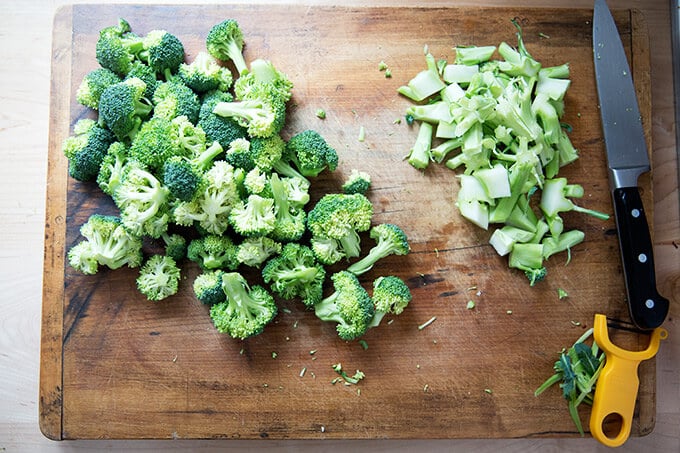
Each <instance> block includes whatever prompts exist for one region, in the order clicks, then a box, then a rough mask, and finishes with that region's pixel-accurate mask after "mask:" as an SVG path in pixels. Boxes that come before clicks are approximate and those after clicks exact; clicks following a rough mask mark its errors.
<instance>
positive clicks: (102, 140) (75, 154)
mask: <svg viewBox="0 0 680 453" xmlns="http://www.w3.org/2000/svg"><path fill="white" fill-rule="evenodd" d="M113 140H114V136H113V134H111V132H109V131H108V130H106V129H104V128H103V127H100V126H99V125H98V124H97V122H96V121H94V120H92V119H87V118H85V119H81V120H78V122H77V123H76V124H75V125H74V126H73V135H71V136H69V137H67V138H66V139H65V140H64V142H63V143H62V151H63V153H64V155H65V156H66V158H67V159H68V161H69V165H68V172H69V175H71V177H73V178H74V179H77V180H78V181H94V180H95V179H96V178H97V175H98V173H99V168H100V167H101V165H102V161H103V160H104V157H105V156H106V152H107V151H108V148H109V145H111V143H112V142H113Z"/></svg>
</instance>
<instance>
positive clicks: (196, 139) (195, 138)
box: [172, 115, 207, 157]
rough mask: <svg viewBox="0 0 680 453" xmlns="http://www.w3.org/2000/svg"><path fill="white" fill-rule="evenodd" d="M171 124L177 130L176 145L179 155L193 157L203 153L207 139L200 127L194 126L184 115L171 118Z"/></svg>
mask: <svg viewBox="0 0 680 453" xmlns="http://www.w3.org/2000/svg"><path fill="white" fill-rule="evenodd" d="M172 124H173V125H174V126H175V127H176V128H177V145H178V147H179V148H180V150H181V151H182V152H181V154H183V155H186V156H192V157H193V156H199V155H200V154H201V153H202V152H203V151H205V149H206V146H207V139H206V136H205V132H204V131H203V129H202V128H201V127H200V126H195V125H194V123H192V122H191V121H190V120H189V118H188V117H186V116H184V115H181V116H178V117H175V118H173V120H172Z"/></svg>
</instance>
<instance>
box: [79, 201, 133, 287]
mask: <svg viewBox="0 0 680 453" xmlns="http://www.w3.org/2000/svg"><path fill="white" fill-rule="evenodd" d="M80 234H81V235H82V236H83V237H84V238H85V240H83V241H81V242H79V243H78V244H77V245H75V246H73V247H72V248H71V249H70V250H69V252H68V261H69V264H70V265H71V267H73V268H74V269H76V270H78V271H80V272H82V273H84V274H90V275H91V274H96V273H97V271H98V270H99V266H100V265H101V266H107V267H109V268H110V269H118V268H120V267H122V266H124V265H127V266H128V267H139V266H140V265H141V264H142V259H143V258H142V240H141V238H140V237H139V236H136V235H134V234H131V233H130V232H129V231H128V230H127V229H126V228H125V227H124V226H123V223H122V221H121V219H120V218H119V217H115V216H106V215H101V214H93V215H91V216H90V217H89V218H88V219H87V222H85V223H84V224H83V225H82V226H81V227H80Z"/></svg>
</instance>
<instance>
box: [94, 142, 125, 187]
mask: <svg viewBox="0 0 680 453" xmlns="http://www.w3.org/2000/svg"><path fill="white" fill-rule="evenodd" d="M128 150H129V148H128V147H127V146H126V145H125V144H124V143H122V142H113V143H111V145H110V146H109V148H108V149H107V151H106V155H105V156H104V159H103V160H102V164H101V166H100V167H99V174H97V185H99V188H101V189H102V192H104V193H105V194H107V195H110V196H113V192H115V190H116V187H118V186H119V185H120V183H121V182H122V181H123V176H124V173H125V164H126V163H127V161H128Z"/></svg>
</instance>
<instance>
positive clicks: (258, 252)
mask: <svg viewBox="0 0 680 453" xmlns="http://www.w3.org/2000/svg"><path fill="white" fill-rule="evenodd" d="M279 253H281V244H280V243H278V242H276V241H275V240H274V239H272V238H270V237H267V236H251V237H247V238H245V239H243V241H242V242H241V243H240V244H239V246H238V255H237V259H238V261H239V263H242V264H245V265H246V266H251V267H260V266H261V265H262V263H264V262H265V261H267V259H269V257H271V256H273V255H277V254H279Z"/></svg>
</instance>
